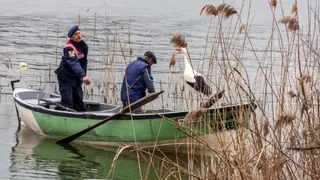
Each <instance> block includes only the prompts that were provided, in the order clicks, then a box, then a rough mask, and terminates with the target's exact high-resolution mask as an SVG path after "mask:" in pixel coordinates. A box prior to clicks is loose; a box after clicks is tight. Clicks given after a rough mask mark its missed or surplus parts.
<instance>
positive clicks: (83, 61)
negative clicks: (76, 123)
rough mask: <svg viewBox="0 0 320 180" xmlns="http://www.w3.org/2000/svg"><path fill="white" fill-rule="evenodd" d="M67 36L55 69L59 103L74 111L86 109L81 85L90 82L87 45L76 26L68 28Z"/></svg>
mask: <svg viewBox="0 0 320 180" xmlns="http://www.w3.org/2000/svg"><path fill="white" fill-rule="evenodd" d="M68 37H69V39H68V40H67V42H66V45H65V47H64V49H63V53H62V58H61V62H60V66H59V67H58V69H57V70H55V73H56V74H57V77H58V83H59V91H60V95H61V105H63V106H65V107H68V108H71V109H74V110H76V111H86V108H85V106H84V103H83V90H82V87H81V85H82V83H85V84H86V85H89V84H90V79H89V77H88V75H87V62H88V60H87V55H88V46H87V44H86V43H85V42H84V41H83V40H82V39H81V33H80V29H79V28H78V26H74V27H72V28H71V29H70V30H69V32H68Z"/></svg>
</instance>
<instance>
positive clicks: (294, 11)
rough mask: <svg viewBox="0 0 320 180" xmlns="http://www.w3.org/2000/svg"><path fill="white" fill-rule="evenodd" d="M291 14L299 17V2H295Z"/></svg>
mask: <svg viewBox="0 0 320 180" xmlns="http://www.w3.org/2000/svg"><path fill="white" fill-rule="evenodd" d="M291 13H292V15H297V14H298V5H297V2H295V3H293V4H292V8H291Z"/></svg>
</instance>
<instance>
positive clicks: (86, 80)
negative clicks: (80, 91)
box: [82, 76, 91, 85]
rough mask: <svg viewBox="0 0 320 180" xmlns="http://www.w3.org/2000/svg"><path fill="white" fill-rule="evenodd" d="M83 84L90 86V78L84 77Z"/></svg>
mask: <svg viewBox="0 0 320 180" xmlns="http://www.w3.org/2000/svg"><path fill="white" fill-rule="evenodd" d="M82 82H83V83H85V84H86V85H89V84H90V83H91V82H90V79H89V76H83V78H82Z"/></svg>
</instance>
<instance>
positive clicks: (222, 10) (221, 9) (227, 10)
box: [200, 3, 237, 18]
mask: <svg viewBox="0 0 320 180" xmlns="http://www.w3.org/2000/svg"><path fill="white" fill-rule="evenodd" d="M202 13H204V14H205V15H207V16H210V15H214V16H216V15H218V14H221V15H222V16H224V17H225V18H229V17H230V16H232V15H233V14H237V11H236V10H235V9H234V7H232V6H231V5H229V4H226V3H224V4H220V5H218V6H217V7H215V6H213V5H211V4H207V5H205V6H203V7H202V9H201V11H200V15H201V14H202Z"/></svg>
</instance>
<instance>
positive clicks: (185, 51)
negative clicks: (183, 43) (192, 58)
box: [182, 50, 192, 70]
mask: <svg viewBox="0 0 320 180" xmlns="http://www.w3.org/2000/svg"><path fill="white" fill-rule="evenodd" d="M182 52H183V57H184V69H185V70H186V69H191V70H192V67H191V64H190V63H189V60H188V53H187V50H183V51H182Z"/></svg>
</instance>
